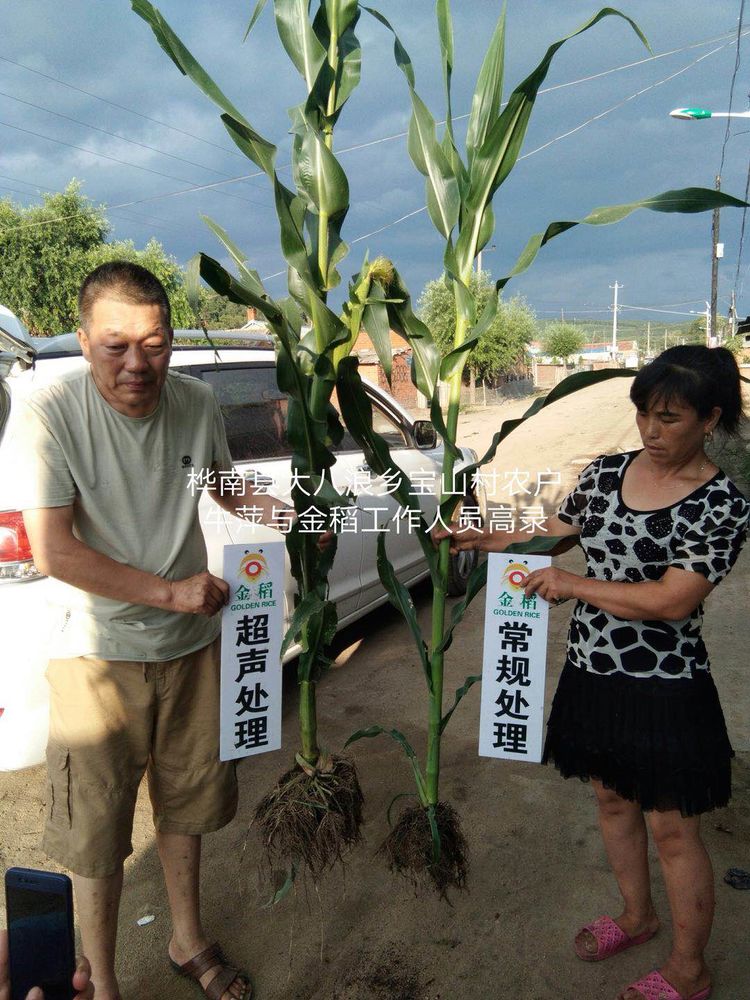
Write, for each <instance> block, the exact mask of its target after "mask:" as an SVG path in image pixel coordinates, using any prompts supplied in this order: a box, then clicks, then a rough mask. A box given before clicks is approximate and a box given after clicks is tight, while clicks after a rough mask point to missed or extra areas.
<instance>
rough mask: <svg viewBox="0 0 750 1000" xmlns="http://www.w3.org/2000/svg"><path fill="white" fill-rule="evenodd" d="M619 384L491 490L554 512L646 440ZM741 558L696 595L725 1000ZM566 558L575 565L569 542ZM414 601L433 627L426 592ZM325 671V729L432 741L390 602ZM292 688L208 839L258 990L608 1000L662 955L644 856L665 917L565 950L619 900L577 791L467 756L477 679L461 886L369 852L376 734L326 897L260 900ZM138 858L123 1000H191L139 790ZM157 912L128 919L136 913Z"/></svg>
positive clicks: (718, 971)
mask: <svg viewBox="0 0 750 1000" xmlns="http://www.w3.org/2000/svg"><path fill="white" fill-rule="evenodd" d="M627 387H628V383H627V380H622V381H620V380H615V381H614V382H613V383H606V384H605V385H603V386H599V387H596V388H594V389H592V390H588V391H587V392H586V393H585V395H583V394H582V395H579V396H577V397H575V399H574V400H571V401H562V402H560V403H558V404H555V406H553V407H550V409H549V411H548V412H543V413H542V414H540V415H539V416H538V417H536V418H535V419H534V420H533V421H532V422H531V423H530V425H529V426H528V428H524V429H522V430H520V431H518V432H516V433H514V434H513V435H512V436H511V437H510V438H509V439H508V441H507V442H506V443H505V444H504V445H503V447H502V449H501V452H500V454H499V456H498V458H497V459H496V460H495V462H494V463H493V465H494V467H495V468H496V469H497V470H499V473H500V478H499V481H498V484H497V490H496V491H495V492H496V495H495V496H494V497H492V499H493V500H494V501H495V502H506V501H508V500H509V499H510V500H511V502H512V503H516V505H517V506H518V505H520V506H523V505H524V504H527V503H529V502H536V503H538V502H539V499H538V498H537V499H536V500H533V498H532V501H529V500H528V498H524V497H523V496H522V497H520V498H519V497H515V498H509V496H508V494H507V491H505V492H503V490H502V488H501V487H502V486H503V485H505V483H506V480H505V478H504V476H503V473H504V472H505V471H507V470H513V469H518V470H520V471H524V472H528V473H529V474H530V481H531V483H532V486H535V484H536V473H537V472H539V471H543V470H545V471H546V470H547V469H549V470H551V471H553V472H554V471H559V472H561V474H562V476H561V479H562V481H561V483H560V485H559V486H556V487H552V488H550V489H549V490H548V492H547V493H545V495H544V498H543V499H544V503H545V504H546V505H547V506H548V507H551V506H552V504H553V502H554V500H555V499H556V498H557V497H559V495H561V494H562V493H563V492H564V490H565V489H566V488H568V487H569V485H570V484H571V482H572V481H573V480H574V479H575V477H576V475H577V472H578V471H580V468H581V466H582V465H583V464H584V463H585V462H586V461H587V460H588V459H590V458H591V457H593V456H595V455H597V454H600V453H601V452H603V451H609V452H613V451H617V450H621V449H625V448H628V447H634V446H636V445H637V444H638V438H637V435H636V433H635V428H634V425H633V420H632V416H633V414H632V408H631V406H630V404H629V403H628V401H627ZM528 404H529V400H514V401H512V402H509V403H507V404H506V405H505V406H503V407H497V408H492V409H487V410H478V411H476V412H474V413H469V414H468V415H466V416H465V417H464V418H463V420H462V425H461V426H462V443H464V444H467V445H469V446H471V447H473V448H475V449H476V450H477V451H480V452H481V451H482V449H483V446H484V445H485V444H486V442H487V440H488V439H489V438H490V437H491V434H492V432H493V431H494V430H496V429H497V428H498V426H499V424H500V422H501V420H502V419H506V418H510V417H515V416H518V415H519V414H520V413H521V412H523V410H524V409H526V407H527V406H528ZM749 560H750V554H748V553H747V552H746V553H744V554H743V556H742V557H741V560H740V562H739V563H738V565H737V567H736V568H735V570H734V572H733V573H732V574H731V575H730V577H729V578H728V580H727V581H726V582H725V583H723V584H722V586H721V588H720V589H719V590H718V591H717V593H716V594H715V595H714V596H713V597H712V598H711V599H710V600H709V602H708V606H707V625H706V640H707V644H708V648H709V652H710V654H711V656H712V661H713V665H714V675H715V678H716V683H717V686H718V687H719V689H720V693H721V695H722V701H723V704H724V707H725V711H726V714H727V719H728V724H729V729H730V735H731V737H732V741H733V744H734V746H735V749H736V751H737V759H736V761H735V768H734V778H735V796H734V799H733V801H732V804H731V805H730V807H729V808H727V809H725V810H722V811H720V812H716V813H712V814H709V815H708V816H707V817H705V818H704V832H705V839H706V842H707V844H708V847H709V850H710V852H711V854H712V857H713V860H714V864H715V868H716V891H717V903H718V905H717V913H716V922H715V929H714V934H713V938H712V940H711V944H710V947H709V952H708V958H709V962H710V965H711V968H712V970H713V975H714V983H715V990H714V994H713V995H714V996H715V997H716V1000H743V998H746V997H748V996H750V956H749V955H748V947H747V940H748V938H747V928H748V926H750V892H741V891H737V890H734V889H731V888H729V887H728V886H727V885H725V884H724V882H723V881H722V875H723V873H724V872H725V871H726V869H727V868H729V867H730V866H740V867H744V868H750V731H749V730H748V725H747V720H748V717H749V716H750V686H748V684H747V680H746V671H747V652H746V645H747V644H746V635H747V633H746V621H747V607H748V596H749V595H748V580H749V579H750V561H749ZM561 564H562V565H564V566H567V567H569V568H572V569H574V568H576V567H581V566H582V560H581V557H580V554H579V553H578V552H577V551H576V552H572V553H569V554H568V555H566V556H564V557H562V560H561ZM415 601H416V604H417V607H418V609H419V611H420V614H421V616H422V619H423V620H424V622H425V623H426V622H427V621H428V619H429V615H430V606H429V592H428V589H427V588H425V587H422V588H420V589H419V590H418V591H417V592H416V594H415ZM483 611H484V608H483V600H482V599H481V598H480V599H478V600H477V601H476V603H475V604H474V605H473V606H472V608H470V610H469V612H468V614H467V616H466V620H465V622H464V625H463V627H462V628H461V629H460V630H459V632H458V634H457V638H456V639H455V640H454V643H453V646H452V648H451V650H450V653H449V658H448V665H447V679H446V691H448V692H451V693H452V691H453V690H454V689H455V688H456V687H458V686H459V684H460V683H461V682H462V681H463V678H464V676H465V675H466V674H467V673H473V672H475V671H476V670H477V669H478V667H479V665H480V663H481V635H482V619H483ZM569 614H570V606H569V605H563V606H562V607H560V608H557V609H554V610H553V611H552V615H551V626H550V645H549V657H548V668H547V696H548V699H549V698H551V695H552V692H553V691H554V687H555V683H556V680H557V676H558V674H559V670H560V668H561V665H562V661H563V655H564V644H565V634H566V628H567V621H568V617H569ZM337 650H338V654H339V655H338V658H337V660H336V665H335V669H333V670H332V671H331V672H330V674H329V675H328V676H327V678H326V679H325V681H324V683H323V684H322V685H321V690H320V693H319V699H318V700H319V711H320V719H321V728H322V734H323V739H324V742H325V743H326V745H327V746H328V747H329V748H333V749H335V748H339V747H341V745H342V744H343V743H344V741H345V740H346V738H347V737H348V736H349V735H350V734H351V733H352V732H353V731H354V730H355V729H357V728H360V727H362V726H363V725H368V724H370V723H374V722H378V723H382V724H384V725H388V726H391V725H397V726H398V727H399V728H401V729H403V730H404V732H405V733H406V734H407V735H408V737H409V738H410V739H411V740H412V742H413V743H414V745H415V746H416V747H420V748H421V747H423V745H424V741H425V734H426V726H425V715H426V711H425V701H424V693H425V692H424V681H423V676H422V673H421V669H420V668H419V666H418V664H417V657H416V653H415V652H413V651H412V647H411V645H410V639H408V638H407V633H406V630H405V627H404V626H403V624H402V623H401V620H400V619H399V617H398V615H397V613H396V612H395V611H393V610H392V609H390V608H389V607H386V608H383V609H382V610H381V611H379V612H377V613H376V614H374V615H371V616H369V617H368V618H367V619H365V620H363V621H362V622H359V623H357V624H356V625H355V626H352V627H351V628H349V629H347V630H346V631H345V633H343V634H342V635H341V636H340V637H339V640H338V645H337ZM294 700H295V689H294V685H293V683H292V678H291V676H290V675H289V672H288V675H287V684H286V700H285V710H284V716H285V723H284V739H285V747H286V749H284V750H282V751H278V752H276V753H271V754H267V755H264V756H261V757H255V758H252V759H250V760H249V761H244V762H243V763H242V764H241V765H240V767H239V777H240V784H241V805H240V811H239V815H238V817H237V818H236V820H235V821H234V822H233V823H232V824H231V825H230V826H229V827H227V828H226V829H225V830H223V831H221V832H219V833H217V834H214V835H212V836H211V837H208V838H206V842H205V847H204V878H203V888H204V909H205V922H206V926H207V928H209V930H210V933H211V934H212V935H215V936H216V937H217V938H218V939H219V940H220V941H221V942H222V944H223V945H224V947H225V949H226V951H227V952H228V953H229V955H230V956H231V957H232V958H234V959H235V960H236V961H238V962H241V963H243V964H245V965H246V967H247V968H248V969H250V970H251V971H252V974H253V976H254V979H255V983H256V991H257V992H256V996H257V997H258V1000H557V998H566V1000H614V997H615V996H616V995H617V993H618V991H619V990H620V989H621V988H622V987H623V985H624V984H626V983H627V982H630V981H632V980H633V979H635V978H637V977H638V976H639V975H641V974H643V973H645V972H647V971H648V970H649V969H650V968H652V967H654V966H655V965H657V964H658V963H659V962H660V960H661V959H662V958H663V957H664V955H665V952H666V950H667V948H668V943H669V925H670V922H669V914H668V909H667V902H666V897H665V893H664V889H663V883H662V881H661V878H660V875H659V873H658V864H657V862H656V860H655V858H653V864H654V878H655V899H656V904H657V908H658V910H659V912H660V915H661V917H662V920H663V929H662V931H661V933H660V934H659V935H657V937H656V938H655V939H654V940H653V941H651V942H649V943H648V944H646V945H644V946H642V947H639V948H637V949H634V950H633V951H630V952H626V953H625V954H623V955H622V956H619V957H617V958H615V959H613V960H611V961H607V962H603V963H599V964H594V965H587V964H584V963H582V962H580V961H579V960H578V959H577V958H575V956H574V955H573V952H572V948H571V941H572V937H573V935H574V933H575V931H576V930H577V928H578V927H580V926H581V924H583V923H586V922H587V921H588V920H590V919H592V918H593V917H595V916H596V915H598V914H599V913H604V912H616V909H615V908H616V907H617V899H618V897H617V892H616V887H615V883H614V881H613V878H612V876H611V875H610V873H609V869H608V866H607V863H606V859H605V856H604V851H603V848H602V845H601V841H600V838H599V833H598V829H597V825H596V819H595V814H594V808H593V803H592V794H591V791H590V789H589V788H588V786H587V785H585V784H582V783H580V782H565V781H563V780H562V779H561V778H560V777H559V775H558V774H557V773H556V772H555V771H554V770H552V769H549V768H544V767H541V766H540V765H535V764H527V763H508V762H499V761H494V760H488V759H482V758H479V757H478V756H477V734H478V714H479V689H478V687H475V688H474V689H473V690H472V691H471V692H470V693H469V695H468V696H467V697H466V699H465V701H464V702H463V703H462V705H461V707H460V709H459V710H458V711H457V712H456V714H455V716H454V718H453V720H452V722H451V725H450V727H449V729H448V730H447V735H446V738H445V741H444V752H443V770H442V790H443V795H444V797H445V798H446V799H447V800H449V801H450V802H451V803H452V804H453V805H454V806H455V807H456V808H457V809H458V810H459V811H460V814H461V817H462V820H463V824H464V829H465V832H466V835H467V837H468V840H469V845H470V851H471V854H470V862H471V867H470V872H469V889H468V891H467V892H464V893H460V894H454V895H453V896H452V898H451V905H448V904H446V903H445V902H441V901H440V900H438V899H437V898H436V897H434V896H433V895H430V894H422V895H416V894H415V893H414V891H413V890H412V889H411V888H410V886H409V885H408V884H406V883H405V882H403V881H401V880H399V879H398V878H396V877H395V876H393V875H391V874H390V873H389V872H388V871H386V870H384V868H383V866H382V863H381V861H380V860H379V859H377V858H375V857H374V852H375V850H376V848H377V846H378V844H379V843H380V841H381V840H382V838H383V837H384V835H385V833H386V831H387V823H386V816H385V812H386V807H387V805H388V803H389V802H390V800H391V798H392V797H393V796H394V795H395V794H397V793H398V792H402V791H410V789H411V777H410V770H409V768H408V766H407V763H406V761H405V758H404V757H403V755H402V754H401V753H400V751H399V750H398V749H397V748H396V746H395V744H393V743H392V742H391V741H389V740H386V739H384V738H381V739H378V740H367V741H363V742H361V743H358V744H357V745H356V746H355V748H354V756H355V757H356V760H357V764H358V767H359V770H360V778H361V781H362V785H363V788H364V791H365V794H366V797H367V802H366V824H365V843H364V844H363V845H362V846H361V847H360V848H359V849H358V850H356V851H355V852H354V853H353V854H352V856H351V858H350V860H349V863H348V865H347V868H346V871H345V872H341V871H336V872H334V873H333V874H332V875H331V876H329V877H328V878H327V879H326V880H325V882H324V883H323V884H322V885H321V887H320V889H319V891H318V892H316V891H315V890H314V889H313V888H312V887H311V886H305V885H304V884H301V883H300V884H299V886H298V891H297V894H296V897H288V898H287V899H286V900H285V901H284V902H283V903H282V904H281V905H279V906H277V907H276V908H275V909H268V908H266V907H265V906H264V904H265V903H266V901H267V900H268V898H269V886H268V883H267V882H265V881H264V880H263V879H261V878H260V877H259V875H258V870H257V861H258V847H257V841H256V834H255V831H254V830H252V829H250V831H249V833H248V827H249V823H250V819H251V817H252V814H253V810H254V806H255V804H256V802H257V801H258V799H259V797H260V796H261V794H262V793H264V792H265V791H266V790H267V789H268V788H269V787H270V786H271V784H272V782H273V781H274V779H275V778H276V777H277V776H278V775H279V774H280V773H281V772H282V771H283V770H285V769H286V767H287V766H288V765H289V762H290V757H291V754H292V751H293V748H294V747H295V745H296V734H295V712H294V707H295V706H294ZM44 796H45V788H44V772H43V769H42V768H36V769H32V770H29V771H26V772H21V773H16V774H3V775H0V862H2V864H3V865H5V866H8V865H12V864H23V865H27V866H31V867H45V866H48V862H47V861H46V859H45V857H44V855H43V854H42V853H41V851H40V848H39V841H40V834H41V828H42V821H43V812H44ZM134 846H135V853H134V855H133V857H132V858H130V859H129V861H128V863H127V866H126V876H125V879H126V883H125V893H124V897H123V904H122V909H121V917H120V967H119V968H120V976H121V984H122V987H123V995H124V996H125V997H126V998H128V1000H134V998H139V1000H157V998H165V997H166V998H174V1000H182V998H188V997H193V996H198V993H197V992H196V991H195V988H194V987H192V986H191V985H190V984H188V983H185V982H184V981H181V980H178V979H176V978H175V977H174V976H173V974H172V973H171V972H170V970H169V968H168V965H167V961H166V948H167V941H168V937H169V933H170V929H169V916H168V910H167V907H166V903H165V898H164V891H163V887H162V883H161V877H160V869H159V864H158V860H157V858H156V852H155V848H154V843H153V836H152V830H151V821H150V814H149V808H148V803H147V800H146V799H145V798H144V797H142V798H141V800H140V802H139V807H138V812H137V816H136V822H135V832H134ZM149 914H153V915H154V917H155V920H154V921H153V922H152V923H150V924H149V925H147V926H144V927H139V926H138V925H137V924H136V921H137V920H138V918H139V917H142V916H144V915H149Z"/></svg>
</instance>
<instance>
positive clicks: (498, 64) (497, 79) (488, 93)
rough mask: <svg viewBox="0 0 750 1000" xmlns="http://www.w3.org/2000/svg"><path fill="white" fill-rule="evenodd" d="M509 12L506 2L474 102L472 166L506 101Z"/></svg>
mask: <svg viewBox="0 0 750 1000" xmlns="http://www.w3.org/2000/svg"><path fill="white" fill-rule="evenodd" d="M506 10H507V2H506V3H504V4H503V10H502V13H501V14H500V19H499V21H498V22H497V26H496V27H495V31H494V33H493V35H492V38H491V39H490V44H489V46H488V48H487V52H486V54H485V57H484V61H483V62H482V68H481V69H480V71H479V77H478V79H477V85H476V88H475V90H474V97H473V98H472V101H471V114H470V115H469V127H468V129H467V131H466V150H467V152H468V154H469V164H471V161H472V159H473V157H474V153H475V152H476V150H478V149H480V148H481V147H482V145H483V144H484V140H485V139H486V138H487V131H488V129H489V127H490V125H491V124H492V122H494V121H495V119H496V118H497V116H498V113H499V111H500V103H501V101H502V99H503V72H504V67H505V14H506Z"/></svg>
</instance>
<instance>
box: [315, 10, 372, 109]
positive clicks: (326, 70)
mask: <svg viewBox="0 0 750 1000" xmlns="http://www.w3.org/2000/svg"><path fill="white" fill-rule="evenodd" d="M334 7H336V28H337V31H338V33H339V45H338V47H339V55H338V65H337V67H336V71H335V73H334V69H333V67H332V66H331V64H330V63H329V62H328V60H327V59H326V61H325V62H324V63H323V65H322V66H321V69H320V72H319V73H318V76H317V79H316V80H315V86H314V87H313V90H312V93H311V94H310V98H309V100H308V106H311V105H313V106H315V107H317V108H318V109H319V111H320V112H321V114H322V115H324V116H325V118H326V120H327V121H328V122H329V123H331V124H335V123H336V121H337V120H338V116H339V114H340V112H341V109H342V108H343V106H344V105H345V104H346V102H347V101H348V99H349V97H350V96H351V94H352V91H353V90H354V88H355V87H356V86H357V84H358V83H359V81H360V77H361V73H362V49H361V46H360V44H359V39H358V38H357V36H356V34H355V32H354V29H355V27H356V25H357V22H358V20H359V16H360V13H361V11H360V9H359V3H358V2H357V0H329V2H327V3H326V6H325V7H321V8H320V10H319V11H318V13H317V15H316V17H315V20H314V22H313V30H314V31H315V34H316V35H317V37H318V40H319V41H320V43H321V45H322V46H323V48H324V49H325V50H326V51H328V48H329V46H330V43H331V29H330V24H331V23H333V22H332V20H331V19H332V16H333V8H334ZM332 87H333V109H332V110H331V104H330V95H331V88H332Z"/></svg>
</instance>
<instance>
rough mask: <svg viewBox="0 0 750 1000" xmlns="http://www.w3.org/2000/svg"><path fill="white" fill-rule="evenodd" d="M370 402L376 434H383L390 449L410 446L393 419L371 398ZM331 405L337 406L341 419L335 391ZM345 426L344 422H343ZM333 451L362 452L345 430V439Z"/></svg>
mask: <svg viewBox="0 0 750 1000" xmlns="http://www.w3.org/2000/svg"><path fill="white" fill-rule="evenodd" d="M370 402H371V403H372V426H373V430H374V431H375V433H376V434H381V435H382V436H383V437H384V438H385V441H386V444H387V445H388V447H389V448H406V447H408V446H409V442H408V441H407V438H406V435H405V433H404V431H403V429H402V427H401V426H400V424H398V423H397V422H396V421H395V420H394V419H393V417H391V416H390V415H389V414H387V413H386V412H385V411H384V410H381V409H380V407H379V406H378V404H377V402H376V401H375V400H374V399H373V398H372V397H370ZM331 403H332V405H333V406H335V408H336V410H337V411H338V414H339V418H341V407H340V406H339V402H338V399H337V398H336V390H335V389H334V391H333V395H332V396H331ZM341 422H342V424H343V420H342V421H341ZM331 451H334V452H337V451H341V452H344V451H360V447H359V445H358V444H357V442H356V441H355V440H354V438H353V437H352V436H351V434H350V433H349V431H348V430H347V429H346V428H344V437H343V438H342V440H341V443H340V444H337V445H334V446H333V447H332V448H331Z"/></svg>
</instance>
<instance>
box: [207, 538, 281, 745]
mask: <svg viewBox="0 0 750 1000" xmlns="http://www.w3.org/2000/svg"><path fill="white" fill-rule="evenodd" d="M284 550H285V546H284V543H283V542H263V543H259V544H258V545H257V546H255V547H251V546H248V545H225V546H224V579H225V580H226V582H227V583H228V584H229V587H230V598H229V601H228V603H227V604H226V606H225V607H224V611H223V612H222V624H221V723H220V724H221V735H220V741H219V756H220V758H221V760H235V759H236V758H238V757H249V756H251V755H252V754H257V753H268V751H270V750H278V749H279V748H280V747H281V641H282V638H283V634H284Z"/></svg>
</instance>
